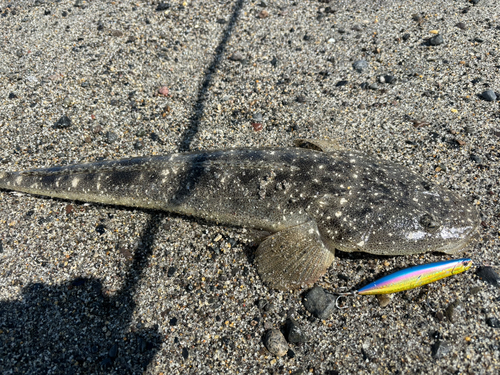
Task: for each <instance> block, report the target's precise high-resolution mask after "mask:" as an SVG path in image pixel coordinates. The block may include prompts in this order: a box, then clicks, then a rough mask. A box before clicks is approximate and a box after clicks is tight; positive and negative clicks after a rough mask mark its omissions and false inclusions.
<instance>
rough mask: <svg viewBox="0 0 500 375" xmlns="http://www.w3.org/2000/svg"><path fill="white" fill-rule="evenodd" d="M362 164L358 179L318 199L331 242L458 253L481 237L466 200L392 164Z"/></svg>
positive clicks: (391, 251) (386, 251)
mask: <svg viewBox="0 0 500 375" xmlns="http://www.w3.org/2000/svg"><path fill="white" fill-rule="evenodd" d="M359 159H360V158H358V160H359ZM361 164H362V167H360V168H357V170H356V172H355V174H356V175H357V176H359V177H358V180H360V181H358V183H356V184H354V183H353V184H351V186H349V189H346V190H345V191H344V192H343V193H342V194H338V191H339V190H338V189H336V190H335V191H336V193H334V194H326V195H325V196H323V197H322V199H321V200H320V206H321V207H323V208H324V213H323V214H322V215H321V217H320V218H318V222H319V224H318V227H319V230H320V232H321V233H322V235H323V236H324V237H326V238H327V241H328V242H329V244H330V246H334V247H335V248H337V249H339V250H342V251H362V252H367V253H372V254H380V255H405V254H416V253H422V252H427V251H436V252H444V253H448V254H454V253H457V252H460V251H461V250H463V249H464V248H465V246H466V245H467V244H469V243H470V242H471V241H472V240H473V239H474V238H475V237H476V236H477V232H478V230H477V229H478V223H479V216H478V212H477V210H476V208H475V207H474V205H473V204H472V203H470V202H468V201H467V199H465V198H463V197H461V196H459V195H458V194H457V193H454V192H452V191H449V190H447V189H444V188H441V187H440V186H437V185H433V184H431V183H430V182H429V181H428V180H426V179H424V178H423V177H421V176H419V175H417V174H415V173H413V172H411V171H409V170H407V169H406V168H404V167H402V166H399V165H396V164H393V163H389V162H385V163H382V162H370V161H366V162H365V163H361ZM353 174H354V173H353Z"/></svg>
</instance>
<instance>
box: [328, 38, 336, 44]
mask: <svg viewBox="0 0 500 375" xmlns="http://www.w3.org/2000/svg"><path fill="white" fill-rule="evenodd" d="M327 43H329V44H332V43H335V39H333V38H330V39H328V40H327Z"/></svg>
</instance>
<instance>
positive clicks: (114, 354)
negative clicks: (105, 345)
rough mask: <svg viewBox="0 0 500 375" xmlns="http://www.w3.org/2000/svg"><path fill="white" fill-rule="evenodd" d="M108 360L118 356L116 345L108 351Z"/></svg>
mask: <svg viewBox="0 0 500 375" xmlns="http://www.w3.org/2000/svg"><path fill="white" fill-rule="evenodd" d="M108 356H109V358H112V359H113V358H116V357H117V356H118V344H114V345H113V346H112V347H111V348H110V349H109V351H108Z"/></svg>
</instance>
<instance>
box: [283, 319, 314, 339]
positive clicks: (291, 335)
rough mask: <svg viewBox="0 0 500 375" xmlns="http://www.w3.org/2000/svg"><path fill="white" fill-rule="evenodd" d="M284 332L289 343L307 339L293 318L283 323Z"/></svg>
mask: <svg viewBox="0 0 500 375" xmlns="http://www.w3.org/2000/svg"><path fill="white" fill-rule="evenodd" d="M285 333H286V337H287V340H288V342H289V343H291V344H295V343H298V342H307V341H308V340H309V339H308V337H307V336H306V334H305V333H304V332H303V331H302V329H301V328H300V327H299V325H298V324H297V322H296V321H295V320H293V319H288V320H287V321H286V323H285Z"/></svg>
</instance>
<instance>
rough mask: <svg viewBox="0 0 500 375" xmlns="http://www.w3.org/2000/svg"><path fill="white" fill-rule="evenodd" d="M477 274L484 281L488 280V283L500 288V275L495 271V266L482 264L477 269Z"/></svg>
mask: <svg viewBox="0 0 500 375" xmlns="http://www.w3.org/2000/svg"><path fill="white" fill-rule="evenodd" d="M476 275H477V276H479V277H480V278H481V279H482V280H483V281H486V282H487V283H488V284H491V285H493V286H496V287H497V288H498V286H499V280H500V277H499V276H498V274H497V273H496V272H495V270H494V269H493V267H490V266H481V267H479V268H478V269H477V271H476Z"/></svg>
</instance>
